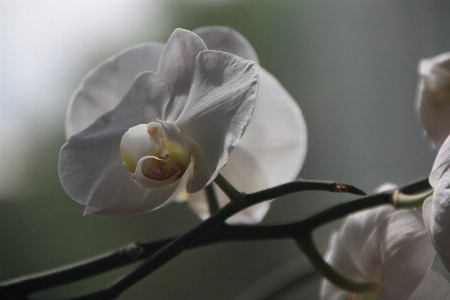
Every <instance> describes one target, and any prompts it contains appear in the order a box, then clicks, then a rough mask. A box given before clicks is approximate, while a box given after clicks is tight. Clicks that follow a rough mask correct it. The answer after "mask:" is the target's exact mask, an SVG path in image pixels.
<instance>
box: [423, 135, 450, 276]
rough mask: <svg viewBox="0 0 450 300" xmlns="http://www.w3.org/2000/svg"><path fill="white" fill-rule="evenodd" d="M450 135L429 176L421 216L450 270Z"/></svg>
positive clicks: (440, 150)
mask: <svg viewBox="0 0 450 300" xmlns="http://www.w3.org/2000/svg"><path fill="white" fill-rule="evenodd" d="M449 167H450V136H449V138H447V139H446V140H445V142H444V144H443V145H442V147H441V148H440V149H439V152H438V154H437V156H436V159H435V161H434V165H433V168H432V171H431V174H430V177H429V181H430V184H431V186H432V187H433V188H434V193H433V196H431V197H430V198H428V199H427V200H425V203H424V204H423V218H424V221H425V225H426V226H427V229H428V231H429V233H430V236H431V239H432V241H433V244H434V246H435V248H436V251H437V253H438V255H439V256H440V257H441V259H442V262H443V263H444V265H445V267H446V268H447V270H449V271H450V172H449Z"/></svg>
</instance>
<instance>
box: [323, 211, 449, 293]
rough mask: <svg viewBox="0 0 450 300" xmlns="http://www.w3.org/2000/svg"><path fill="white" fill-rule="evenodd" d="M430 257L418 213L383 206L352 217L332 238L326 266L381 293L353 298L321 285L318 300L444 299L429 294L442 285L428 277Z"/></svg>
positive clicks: (435, 277) (430, 248)
mask: <svg viewBox="0 0 450 300" xmlns="http://www.w3.org/2000/svg"><path fill="white" fill-rule="evenodd" d="M434 256H435V251H434V249H433V245H432V243H431V241H430V238H429V237H428V234H427V232H426V229H425V226H424V224H423V220H422V216H421V215H420V213H419V212H416V211H410V210H400V211H396V210H395V209H394V208H393V207H391V206H381V207H378V208H374V209H369V210H365V211H362V212H359V213H356V214H353V215H351V216H349V217H347V218H346V219H345V221H344V223H343V225H342V227H341V229H340V230H339V231H338V232H335V233H333V234H332V236H331V238H330V243H329V248H328V250H327V253H326V254H325V260H326V261H327V262H328V263H329V264H330V265H331V266H332V267H334V268H335V270H336V271H338V272H339V273H340V274H342V275H343V276H345V277H347V278H348V279H350V280H352V281H354V282H361V283H363V282H377V283H379V286H380V290H379V292H378V293H370V294H369V293H367V294H353V293H350V292H348V291H344V290H342V289H339V288H338V287H336V286H334V285H333V284H331V283H330V282H328V281H327V280H323V281H322V284H321V298H322V299H336V300H337V299H339V300H342V299H361V300H362V299H392V300H394V299H395V300H397V299H419V298H418V295H423V294H426V293H427V292H428V293H429V294H428V297H427V299H442V298H439V297H438V296H436V295H434V294H433V292H432V291H433V288H434V285H435V284H439V283H440V282H441V281H442V280H443V279H442V278H441V277H440V276H439V275H437V274H435V273H430V271H429V269H430V267H431V263H432V262H433V258H434ZM422 283H423V284H422ZM419 287H420V288H419ZM442 288H443V289H445V286H443V287H442ZM445 291H447V292H448V291H450V289H448V285H447V287H446V289H445ZM440 295H441V296H442V294H440Z"/></svg>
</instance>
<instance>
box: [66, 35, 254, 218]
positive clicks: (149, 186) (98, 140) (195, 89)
mask: <svg viewBox="0 0 450 300" xmlns="http://www.w3.org/2000/svg"><path fill="white" fill-rule="evenodd" d="M257 69H258V67H257V65H256V64H255V63H254V62H252V61H248V60H244V59H242V58H241V57H238V56H236V55H233V54H230V53H225V52H219V51H211V50H208V49H207V47H206V45H205V43H204V42H203V40H202V39H201V38H199V37H198V36H197V35H196V34H194V33H192V32H190V31H187V30H182V29H177V30H175V31H174V32H173V34H172V35H171V37H170V38H169V41H168V42H167V44H166V45H165V47H164V45H162V44H157V43H149V44H143V45H138V46H136V47H133V48H130V49H127V50H125V51H123V52H121V53H119V54H118V55H116V56H114V57H112V58H110V59H108V60H107V61H105V62H104V63H102V64H101V65H99V66H98V67H96V68H95V69H94V70H92V71H91V72H90V73H89V74H88V75H87V76H86V78H85V79H84V80H83V82H82V84H81V86H80V87H79V88H78V90H77V91H76V92H75V94H74V95H73V97H72V99H71V101H70V105H69V110H68V113H67V121H66V134H67V138H68V140H67V142H66V144H65V145H64V146H63V147H62V149H61V152H60V159H59V175H60V179H61V183H62V185H63V187H64V189H65V190H66V192H67V193H68V194H69V195H70V196H71V197H72V198H73V199H74V200H75V201H77V202H79V203H81V204H84V205H86V209H85V215H94V216H106V217H116V216H129V215H135V214H139V213H144V212H147V211H149V210H151V209H154V208H155V207H157V206H159V205H161V204H162V203H164V202H165V201H167V200H168V199H169V198H170V196H171V195H172V194H173V193H174V191H175V190H176V189H177V187H178V186H179V184H180V182H181V177H182V176H183V175H184V174H185V171H186V170H187V169H188V167H189V165H191V166H192V168H191V171H190V172H188V173H189V174H188V175H187V176H188V178H187V181H186V190H187V191H188V192H190V193H192V192H198V191H199V190H201V189H202V188H203V187H204V186H205V185H207V184H209V183H210V182H211V181H212V180H213V179H214V178H215V177H216V176H217V174H218V173H219V171H220V170H221V169H222V168H223V167H224V165H225V164H226V162H227V159H228V155H229V153H230V151H231V150H232V149H233V148H234V146H235V145H236V143H237V142H238V141H239V139H240V137H241V136H242V134H243V133H244V131H245V129H246V127H247V125H248V122H249V121H250V118H251V115H252V113H253V109H254V102H255V98H256V87H257ZM127 177H130V178H131V180H130V178H127Z"/></svg>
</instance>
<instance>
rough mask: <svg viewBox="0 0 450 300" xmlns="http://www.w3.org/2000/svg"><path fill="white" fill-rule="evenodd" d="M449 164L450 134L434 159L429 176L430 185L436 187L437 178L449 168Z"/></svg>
mask: <svg viewBox="0 0 450 300" xmlns="http://www.w3.org/2000/svg"><path fill="white" fill-rule="evenodd" d="M449 165H450V135H449V136H448V137H447V139H446V140H445V142H444V144H443V145H442V146H441V148H440V149H439V151H438V154H437V156H436V159H435V160H434V164H433V168H432V169H431V174H430V177H429V181H430V185H431V186H432V187H433V188H434V187H436V185H437V183H438V180H439V178H441V176H442V174H443V173H444V172H445V171H446V170H447V169H448V168H449Z"/></svg>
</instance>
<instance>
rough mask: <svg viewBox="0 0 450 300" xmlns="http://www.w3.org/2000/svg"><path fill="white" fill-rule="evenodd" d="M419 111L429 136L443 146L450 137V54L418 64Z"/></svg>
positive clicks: (417, 102) (417, 105)
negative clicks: (449, 136)
mask: <svg viewBox="0 0 450 300" xmlns="http://www.w3.org/2000/svg"><path fill="white" fill-rule="evenodd" d="M419 75H420V80H419V86H418V89H417V99H416V108H417V111H418V113H419V117H420V120H421V122H422V125H423V126H424V128H425V131H426V133H427V135H428V136H429V137H430V139H431V140H432V141H433V143H434V144H436V145H441V144H442V143H443V142H444V140H445V139H446V138H447V136H448V135H449V134H450V52H447V53H443V54H440V55H438V56H435V57H432V58H428V59H422V60H421V61H420V62H419Z"/></svg>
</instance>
